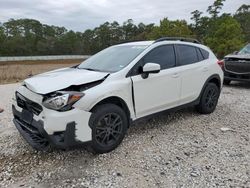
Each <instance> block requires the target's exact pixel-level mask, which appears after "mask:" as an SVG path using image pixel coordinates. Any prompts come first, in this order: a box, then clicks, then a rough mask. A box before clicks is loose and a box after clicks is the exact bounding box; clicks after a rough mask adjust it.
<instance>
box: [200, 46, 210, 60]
mask: <svg viewBox="0 0 250 188" xmlns="http://www.w3.org/2000/svg"><path fill="white" fill-rule="evenodd" d="M199 50H200V51H201V54H202V56H203V57H204V59H208V57H209V52H208V51H206V50H204V49H201V48H199Z"/></svg>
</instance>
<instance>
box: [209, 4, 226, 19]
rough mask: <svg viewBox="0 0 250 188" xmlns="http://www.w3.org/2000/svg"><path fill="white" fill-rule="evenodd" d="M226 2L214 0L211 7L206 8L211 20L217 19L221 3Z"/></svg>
mask: <svg viewBox="0 0 250 188" xmlns="http://www.w3.org/2000/svg"><path fill="white" fill-rule="evenodd" d="M225 1H226V0H215V1H214V3H213V4H212V5H210V6H209V7H208V8H207V12H208V13H209V14H210V15H211V16H212V18H217V17H218V15H219V13H220V10H221V9H222V7H223V2H225Z"/></svg>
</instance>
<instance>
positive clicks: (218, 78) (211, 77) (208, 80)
mask: <svg viewBox="0 0 250 188" xmlns="http://www.w3.org/2000/svg"><path fill="white" fill-rule="evenodd" d="M212 80H217V81H218V83H216V85H217V84H219V85H217V86H218V87H219V90H220V91H221V88H222V83H221V78H220V76H219V74H213V75H211V76H210V77H208V79H207V80H206V82H205V83H204V85H203V87H202V89H201V92H200V95H199V97H198V99H197V102H199V101H200V98H201V96H202V93H203V92H204V90H205V88H206V86H207V84H208V83H209V82H211V81H212Z"/></svg>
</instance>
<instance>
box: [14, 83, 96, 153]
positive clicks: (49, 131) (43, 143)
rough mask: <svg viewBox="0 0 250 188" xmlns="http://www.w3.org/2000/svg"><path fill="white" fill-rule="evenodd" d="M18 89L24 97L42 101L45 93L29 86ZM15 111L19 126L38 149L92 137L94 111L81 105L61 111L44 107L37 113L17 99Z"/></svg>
mask: <svg viewBox="0 0 250 188" xmlns="http://www.w3.org/2000/svg"><path fill="white" fill-rule="evenodd" d="M18 92H19V93H20V94H21V95H22V96H24V100H25V99H27V100H31V101H34V102H35V103H38V104H41V102H40V101H39V100H40V99H41V97H40V96H39V95H38V94H36V93H33V92H31V91H30V90H28V89H27V88H25V87H23V86H22V87H21V89H19V90H18ZM29 105H30V104H29ZM12 111H13V115H14V119H13V121H14V124H15V126H16V128H17V129H18V131H19V132H20V134H21V135H22V136H23V137H24V139H25V140H26V141H27V142H28V143H29V144H30V145H31V146H32V147H33V148H34V149H37V150H46V149H47V148H49V147H50V146H52V147H55V148H65V149H67V148H70V147H72V146H75V145H80V144H85V143H88V142H89V141H91V139H92V130H91V128H90V127H89V118H90V115H91V113H90V112H86V111H84V110H80V109H72V110H70V111H67V112H58V111H54V110H50V109H46V108H43V109H42V111H41V112H40V113H39V114H35V113H33V111H32V110H30V106H28V108H23V107H20V106H19V105H18V103H17V101H14V103H13V106H12Z"/></svg>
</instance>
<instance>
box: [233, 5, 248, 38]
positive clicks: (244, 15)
mask: <svg viewBox="0 0 250 188" xmlns="http://www.w3.org/2000/svg"><path fill="white" fill-rule="evenodd" d="M234 18H235V19H236V20H237V21H238V22H239V23H240V25H241V28H242V30H243V34H244V35H245V40H246V41H247V42H250V5H245V4H243V5H242V6H241V7H240V8H239V9H238V10H237V12H236V14H235V15H234Z"/></svg>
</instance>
